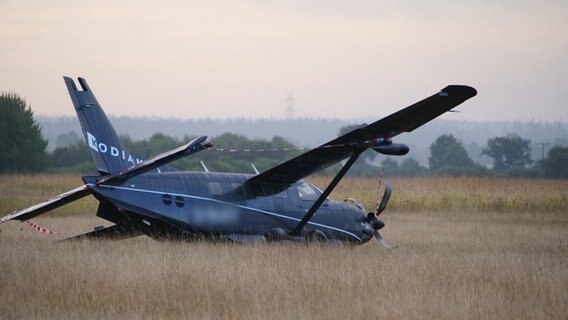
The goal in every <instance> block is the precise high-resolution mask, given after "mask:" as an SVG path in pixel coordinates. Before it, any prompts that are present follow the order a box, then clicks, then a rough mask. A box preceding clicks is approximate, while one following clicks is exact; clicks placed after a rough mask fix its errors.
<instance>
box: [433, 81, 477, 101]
mask: <svg viewBox="0 0 568 320" xmlns="http://www.w3.org/2000/svg"><path fill="white" fill-rule="evenodd" d="M440 94H441V95H445V96H455V95H460V96H463V97H464V98H466V99H469V98H472V97H475V96H476V95H477V90H475V88H473V87H470V86H466V85H461V84H452V85H449V86H447V87H445V88H444V89H442V90H441V91H440Z"/></svg>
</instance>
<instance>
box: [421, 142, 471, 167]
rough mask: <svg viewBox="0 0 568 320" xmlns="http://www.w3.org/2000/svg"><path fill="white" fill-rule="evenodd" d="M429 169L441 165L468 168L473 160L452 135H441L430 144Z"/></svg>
mask: <svg viewBox="0 0 568 320" xmlns="http://www.w3.org/2000/svg"><path fill="white" fill-rule="evenodd" d="M428 164H429V166H430V170H437V169H440V168H442V167H445V166H448V167H458V168H468V167H472V166H473V161H472V160H471V158H470V157H469V155H468V154H467V152H466V151H465V148H464V147H463V145H462V144H461V143H460V142H459V141H458V140H457V139H456V138H455V137H454V136H453V135H441V136H439V137H438V138H437V139H436V141H434V142H433V143H432V144H431V145H430V158H429V159H428Z"/></svg>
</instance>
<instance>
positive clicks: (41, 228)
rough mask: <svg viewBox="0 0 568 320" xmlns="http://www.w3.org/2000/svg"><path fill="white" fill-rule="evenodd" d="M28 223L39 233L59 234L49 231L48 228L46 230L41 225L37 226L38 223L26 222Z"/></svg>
mask: <svg viewBox="0 0 568 320" xmlns="http://www.w3.org/2000/svg"><path fill="white" fill-rule="evenodd" d="M26 222H27V223H28V224H29V225H30V226H31V227H32V228H34V229H35V230H36V231H39V232H41V233H47V234H57V232H55V231H51V230H49V229H47V228H44V227H42V226H40V225H39V224H37V223H35V222H33V221H31V220H28V221H26Z"/></svg>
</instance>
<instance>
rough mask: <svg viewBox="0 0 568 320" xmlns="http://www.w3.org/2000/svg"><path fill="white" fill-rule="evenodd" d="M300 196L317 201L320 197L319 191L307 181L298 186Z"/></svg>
mask: <svg viewBox="0 0 568 320" xmlns="http://www.w3.org/2000/svg"><path fill="white" fill-rule="evenodd" d="M297 190H298V197H300V199H301V200H309V201H315V200H317V199H318V193H317V192H316V191H315V190H314V189H313V188H312V187H311V186H310V185H309V184H307V183H305V182H304V183H302V184H300V185H298V186H297Z"/></svg>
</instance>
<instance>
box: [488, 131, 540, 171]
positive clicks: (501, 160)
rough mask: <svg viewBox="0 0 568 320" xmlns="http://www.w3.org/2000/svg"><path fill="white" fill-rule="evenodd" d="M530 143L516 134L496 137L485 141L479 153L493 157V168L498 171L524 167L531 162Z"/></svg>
mask: <svg viewBox="0 0 568 320" xmlns="http://www.w3.org/2000/svg"><path fill="white" fill-rule="evenodd" d="M530 143H531V141H530V140H525V139H521V137H519V136H518V135H509V136H505V137H496V138H493V139H489V140H488V141H487V146H486V147H485V148H483V150H482V151H481V155H486V156H488V157H491V158H493V170H494V171H495V172H498V173H501V172H505V171H507V170H513V169H519V168H525V167H526V166H528V165H530V164H531V163H532V160H531V148H530Z"/></svg>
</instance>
